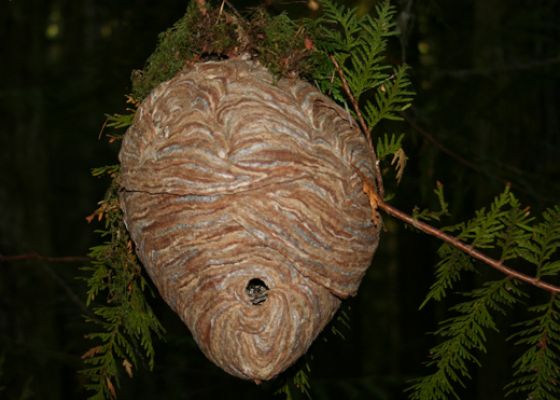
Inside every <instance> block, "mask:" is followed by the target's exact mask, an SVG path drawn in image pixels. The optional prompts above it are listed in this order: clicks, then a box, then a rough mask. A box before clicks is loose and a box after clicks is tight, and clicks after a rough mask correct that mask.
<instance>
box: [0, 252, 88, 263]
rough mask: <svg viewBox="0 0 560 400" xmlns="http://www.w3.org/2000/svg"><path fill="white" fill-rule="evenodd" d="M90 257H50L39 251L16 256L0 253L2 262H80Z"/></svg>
mask: <svg viewBox="0 0 560 400" xmlns="http://www.w3.org/2000/svg"><path fill="white" fill-rule="evenodd" d="M89 260H90V258H89V257H84V256H64V257H49V256H43V255H40V254H37V253H30V254H18V255H15V256H4V255H2V254H0V263H1V262H3V261H43V262H48V263H80V262H87V261H89Z"/></svg>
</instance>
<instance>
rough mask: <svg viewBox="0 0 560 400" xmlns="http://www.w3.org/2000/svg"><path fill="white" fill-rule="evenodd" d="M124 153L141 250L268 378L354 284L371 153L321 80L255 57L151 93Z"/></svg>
mask: <svg viewBox="0 0 560 400" xmlns="http://www.w3.org/2000/svg"><path fill="white" fill-rule="evenodd" d="M119 157H120V161H121V178H120V179H121V181H120V184H121V186H122V191H121V205H122V208H123V211H124V215H125V222H126V224H127V227H128V229H129V231H130V234H131V236H132V239H133V240H134V243H135V245H136V252H137V254H138V256H139V258H140V260H141V261H142V263H143V264H144V266H145V268H146V270H147V271H148V273H149V275H150V277H151V278H152V280H153V282H154V283H155V285H156V286H157V288H158V289H159V291H160V293H161V295H162V296H163V298H164V299H165V300H166V301H167V303H168V304H169V305H170V306H171V307H172V308H173V309H174V310H175V311H176V312H177V314H178V315H179V316H180V317H181V319H182V320H183V321H184V322H185V324H186V325H187V326H188V328H189V329H190V331H191V332H192V334H193V336H194V338H195V340H196V341H197V343H198V345H199V346H200V348H201V349H202V351H203V352H204V354H205V355H206V356H207V357H208V358H209V359H211V360H212V361H213V362H214V363H216V364H217V365H219V366H220V367H221V368H223V369H224V370H226V371H227V372H229V373H230V374H232V375H235V376H238V377H241V378H244V379H252V380H255V381H257V382H258V381H261V380H268V379H272V378H273V377H275V376H276V375H278V374H279V373H280V372H282V371H283V370H285V369H286V368H287V367H289V366H290V365H291V364H292V363H294V362H295V361H296V360H297V359H298V358H299V357H300V356H301V355H302V354H303V353H305V351H306V350H307V349H308V347H309V346H310V344H311V343H312V342H313V340H314V339H315V337H316V336H317V335H318V334H319V332H320V331H321V330H322V329H323V328H324V327H325V325H326V324H327V323H328V322H329V321H330V319H331V318H332V316H333V314H334V313H335V311H336V310H337V308H338V306H339V305H340V301H341V299H344V298H346V297H348V296H352V295H354V294H355V293H356V291H357V289H358V286H359V284H360V281H361V279H362V277H363V275H364V273H365V271H366V269H367V268H368V266H369V265H370V262H371V259H372V256H373V253H374V251H375V249H376V247H377V242H378V239H379V228H378V227H376V226H375V225H374V224H373V222H372V220H371V209H370V205H369V202H368V197H367V196H366V195H365V194H364V193H363V191H362V180H361V178H360V174H362V175H363V176H365V177H366V178H367V179H370V180H371V181H372V182H373V173H372V170H371V166H370V164H371V162H370V159H369V157H368V152H367V146H366V142H365V139H364V138H363V137H362V136H361V135H360V132H359V130H358V128H357V126H356V124H355V122H354V121H353V120H352V119H351V117H350V116H349V114H348V112H346V111H345V110H344V109H342V108H340V107H339V106H337V105H336V104H335V103H334V102H333V101H331V100H330V99H329V98H327V97H325V96H324V95H322V94H321V93H320V92H319V91H318V90H317V89H315V88H314V87H313V86H311V85H309V84H307V83H305V82H302V81H299V80H287V79H280V80H279V81H275V80H274V78H273V77H272V76H271V74H270V73H269V72H267V70H266V69H264V68H263V67H262V66H260V65H259V64H258V63H255V62H251V61H242V60H229V61H220V62H206V63H201V64H197V65H195V66H194V67H192V68H191V69H190V70H185V71H182V72H180V73H179V74H177V75H176V76H175V77H174V78H173V79H171V80H170V81H167V82H165V83H163V84H161V85H160V86H158V87H157V88H156V89H155V90H154V91H153V92H152V93H151V94H150V95H149V96H148V97H147V98H146V99H145V100H144V102H143V103H142V105H141V106H140V107H139V109H138V111H137V113H136V117H135V120H134V123H133V125H132V126H131V127H130V128H129V130H128V131H127V133H126V135H125V138H124V140H123V143H122V149H121V152H120V156H119ZM357 170H359V171H360V174H358V173H357Z"/></svg>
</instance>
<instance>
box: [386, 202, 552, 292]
mask: <svg viewBox="0 0 560 400" xmlns="http://www.w3.org/2000/svg"><path fill="white" fill-rule="evenodd" d="M377 206H378V207H379V208H380V209H382V210H383V211H385V212H386V213H387V214H389V215H391V216H393V217H395V218H397V219H400V220H401V221H404V222H406V223H407V224H409V225H412V226H414V227H415V228H416V229H418V230H420V231H422V232H424V233H427V234H428V235H431V236H434V237H436V238H438V239H440V240H442V241H444V242H446V243H448V244H450V245H451V246H453V247H455V248H457V249H459V250H461V251H463V252H464V253H466V254H468V255H469V256H471V257H472V258H475V259H477V260H479V261H482V262H483V263H485V264H487V265H489V266H491V267H492V268H495V269H497V270H498V271H500V272H502V273H504V274H505V275H507V276H510V277H512V278H515V279H518V280H520V281H523V282H526V283H529V284H531V285H533V286H536V287H538V288H541V289H544V290H546V291H548V292H551V293H560V287H558V286H555V285H552V284H550V283H547V282H544V281H541V280H540V279H539V278H536V277H532V276H529V275H526V274H524V273H521V272H519V271H516V270H514V269H512V268H510V267H508V266H506V265H504V264H503V263H502V262H500V261H498V260H496V259H493V258H492V257H489V256H487V255H486V254H484V253H481V252H480V251H478V250H476V249H475V248H474V247H472V246H469V245H468V244H466V243H463V242H462V241H460V240H459V239H457V238H456V237H454V236H451V235H448V234H447V233H445V232H443V231H441V230H439V229H437V228H434V227H433V226H431V225H429V224H427V223H425V222H422V221H419V220H418V219H415V218H413V217H412V216H411V215H409V214H406V213H404V212H402V211H401V210H399V209H397V208H395V207H393V206H390V205H389V204H387V203H385V202H384V201H383V200H379V199H377Z"/></svg>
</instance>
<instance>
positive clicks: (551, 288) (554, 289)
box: [329, 54, 560, 293]
mask: <svg viewBox="0 0 560 400" xmlns="http://www.w3.org/2000/svg"><path fill="white" fill-rule="evenodd" d="M329 58H330V60H331V62H332V63H333V65H334V67H335V69H336V72H337V73H338V76H339V78H340V81H341V82H342V88H343V90H344V93H346V96H348V98H349V99H350V102H351V103H352V107H353V108H354V111H355V112H356V117H357V118H358V123H359V125H360V127H361V129H362V131H363V133H364V135H365V136H366V139H367V142H368V145H369V148H370V150H371V153H372V159H373V164H374V171H375V180H376V183H377V185H376V186H377V190H374V188H373V187H372V185H371V183H370V182H368V181H367V180H366V178H365V176H362V174H361V173H360V172H359V171H357V172H358V174H359V175H360V177H361V178H362V180H363V181H364V182H363V183H364V192H365V193H366V194H367V195H368V196H369V198H370V204H371V205H372V208H373V209H375V208H380V209H382V210H383V211H385V212H386V213H387V214H389V215H391V216H393V217H395V218H397V219H400V220H401V221H403V222H406V223H407V224H409V225H412V226H413V227H415V228H416V229H418V230H420V231H422V232H424V233H427V234H428V235H431V236H434V237H436V238H438V239H440V240H442V241H444V242H446V243H447V244H449V245H451V246H453V247H455V248H457V249H459V250H461V251H462V252H464V253H465V254H468V255H469V256H471V257H472V258H475V259H477V260H479V261H482V262H483V263H485V264H487V265H489V266H491V267H492V268H494V269H496V270H498V271H500V272H502V273H503V274H505V275H507V276H509V277H512V278H515V279H518V280H520V281H522V282H525V283H528V284H530V285H533V286H536V287H538V288H541V289H544V290H546V291H548V292H551V293H560V287H559V286H555V285H552V284H550V283H547V282H544V281H541V280H540V279H539V278H536V277H532V276H529V275H526V274H524V273H522V272H519V271H516V270H514V269H512V268H510V267H508V266H506V265H504V264H503V263H502V262H501V261H498V260H495V259H493V258H492V257H489V256H487V255H486V254H484V253H481V252H480V251H478V250H476V249H475V248H474V247H472V246H470V245H468V244H466V243H463V242H462V241H460V240H459V239H457V238H456V237H454V236H451V235H448V234H447V233H445V232H443V231H441V230H439V229H437V228H435V227H433V226H431V225H430V224H427V223H425V222H422V221H420V220H418V219H415V218H414V217H412V216H411V215H409V214H407V213H405V212H403V211H401V210H399V209H397V208H395V207H393V206H390V205H389V204H387V203H385V201H383V193H384V190H383V178H382V175H381V170H380V168H379V162H378V160H377V157H376V153H375V148H374V146H373V142H372V139H371V132H370V129H369V128H368V126H367V124H366V121H365V120H364V117H363V115H362V113H361V111H360V106H359V104H358V101H357V100H356V98H355V97H354V95H353V94H352V91H351V90H350V87H349V86H348V82H347V81H346V78H345V76H344V72H343V71H342V69H341V68H340V65H339V64H338V62H337V61H336V58H335V57H334V56H333V55H332V54H330V55H329ZM445 150H447V151H446V152H447V153H448V154H449V153H450V151H449V150H448V149H445ZM450 155H451V154H450ZM453 156H455V157H458V156H457V155H455V154H453ZM461 160H462V162H463V163H465V164H466V165H468V166H470V167H471V168H472V167H474V166H473V165H472V164H471V163H469V162H468V161H466V160H464V159H462V158H461ZM372 211H374V210H372ZM374 214H375V213H374ZM373 218H374V219H375V216H374V217H373Z"/></svg>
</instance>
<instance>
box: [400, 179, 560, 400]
mask: <svg viewBox="0 0 560 400" xmlns="http://www.w3.org/2000/svg"><path fill="white" fill-rule="evenodd" d="M534 220H535V218H534V217H532V216H531V215H530V213H529V210H528V209H527V208H522V206H521V204H520V202H519V201H518V200H517V198H516V197H515V196H514V195H513V194H512V193H511V192H510V191H509V189H507V188H506V190H505V191H504V192H503V193H502V194H501V195H499V196H497V197H496V199H495V200H494V202H493V203H492V205H491V207H490V208H489V209H488V210H486V209H481V210H479V211H478V212H477V213H476V216H475V217H474V218H473V219H471V220H470V221H467V222H465V223H461V224H457V225H454V226H450V227H448V228H446V229H445V230H447V231H449V232H453V233H454V234H455V236H456V237H458V238H460V239H462V240H463V241H465V242H467V243H469V244H470V245H471V246H473V247H475V248H484V249H486V250H489V249H492V250H493V251H495V252H496V253H497V254H498V255H499V259H500V260H501V261H506V260H518V261H519V260H520V259H524V260H525V261H528V262H529V263H530V264H532V267H533V268H534V271H535V272H536V274H535V275H536V276H537V277H541V276H543V275H544V274H547V273H548V272H549V271H550V275H556V274H557V271H558V270H557V268H558V261H552V256H553V255H554V254H556V253H557V250H558V247H559V246H560V226H559V224H560V210H559V208H558V207H555V208H552V209H549V210H546V211H545V212H544V213H543V221H542V222H541V223H538V224H534ZM438 254H439V256H440V258H441V260H440V262H439V263H438V265H437V266H436V280H435V282H434V283H433V284H432V286H431V288H430V290H429V292H428V294H427V296H426V299H425V300H424V302H423V303H422V305H421V307H424V306H425V305H426V304H427V303H428V302H429V301H430V300H435V301H441V300H443V299H444V298H445V297H446V296H447V294H448V293H449V291H450V290H452V289H453V286H454V284H455V283H457V282H458V281H460V280H462V279H463V275H464V272H474V271H475V270H476V269H475V264H474V263H473V261H472V260H471V259H470V258H469V257H468V256H467V255H465V254H464V253H462V252H460V251H459V250H457V249H454V248H451V247H450V246H449V245H447V244H444V245H442V246H441V247H440V249H439V251H438ZM547 275H548V274H547ZM463 296H464V297H466V298H467V299H468V300H467V301H465V302H461V303H458V304H456V305H454V306H451V307H450V308H449V311H451V312H453V313H454V314H455V315H453V316H452V317H450V318H448V319H446V320H444V321H442V322H441V323H440V327H439V329H438V330H437V331H436V332H435V335H436V336H437V337H439V338H440V339H441V342H440V343H439V344H437V345H436V346H435V347H434V348H432V349H431V351H430V361H428V362H427V366H429V367H435V371H434V372H433V373H431V374H429V375H426V376H424V377H422V378H419V379H418V380H416V381H415V382H414V383H413V385H412V386H411V387H410V388H409V389H408V390H409V392H410V398H411V399H413V400H428V399H441V400H444V399H448V398H457V399H459V398H460V397H459V395H458V393H457V391H456V386H457V385H458V386H462V387H465V384H466V383H465V382H466V380H467V379H470V378H471V374H470V372H469V371H470V368H471V367H472V366H473V365H478V366H480V362H479V355H480V354H481V353H484V352H486V351H487V349H486V345H485V343H486V333H487V332H488V330H494V331H498V330H499V329H498V325H497V323H496V316H497V315H500V314H501V315H506V314H507V312H508V311H509V310H511V309H512V306H514V305H516V304H520V303H521V302H522V300H523V301H524V300H525V299H526V298H527V297H528V294H527V293H526V290H525V288H523V287H521V286H520V285H519V284H518V283H517V282H516V281H515V280H512V279H511V278H510V277H506V278H504V279H501V280H497V281H492V282H486V283H485V284H483V286H482V287H480V288H475V289H473V290H471V291H470V292H467V293H464V294H463ZM558 305H559V304H558V302H557V300H556V296H555V295H551V299H550V301H549V302H548V303H546V304H542V305H538V306H534V307H531V308H530V309H529V311H530V312H531V313H533V314H535V315H536V316H535V317H533V318H531V319H530V320H528V321H525V322H522V323H520V324H518V325H517V327H518V328H520V330H519V332H517V333H516V334H514V335H513V336H512V338H515V339H517V341H516V342H515V344H516V345H517V346H522V345H525V346H528V348H527V349H526V351H525V352H524V353H523V355H522V356H520V358H519V359H518V360H517V361H516V363H515V364H514V379H513V381H512V382H511V383H510V384H509V385H508V386H507V390H508V391H507V393H508V394H510V395H511V394H513V393H519V392H523V393H526V394H528V397H527V398H531V399H543V400H552V399H556V398H557V395H558V387H557V382H558V381H559V379H560V368H559V364H558V361H559V359H558V350H559V347H558V343H560V325H559V321H560V313H559V311H560V310H559V309H558Z"/></svg>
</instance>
